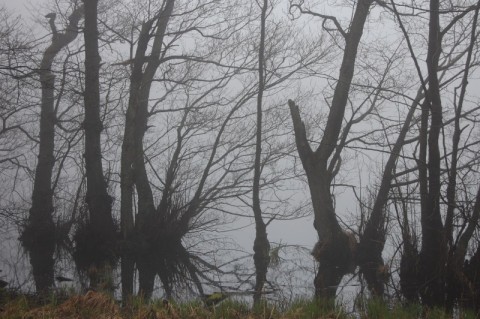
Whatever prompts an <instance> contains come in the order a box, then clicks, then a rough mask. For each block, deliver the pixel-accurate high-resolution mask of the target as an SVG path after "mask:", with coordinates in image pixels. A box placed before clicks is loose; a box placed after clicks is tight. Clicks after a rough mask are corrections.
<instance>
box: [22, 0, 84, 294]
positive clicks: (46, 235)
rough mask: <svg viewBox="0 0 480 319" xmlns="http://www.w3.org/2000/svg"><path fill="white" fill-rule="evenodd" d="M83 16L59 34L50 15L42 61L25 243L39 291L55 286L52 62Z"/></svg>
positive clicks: (74, 15) (72, 18) (80, 9)
mask: <svg viewBox="0 0 480 319" xmlns="http://www.w3.org/2000/svg"><path fill="white" fill-rule="evenodd" d="M82 16H83V7H78V8H76V9H75V10H74V11H73V12H72V14H71V15H70V16H69V24H68V25H67V28H66V31H65V33H58V32H57V29H56V27H55V15H54V14H53V15H50V16H49V23H50V27H51V29H52V32H53V36H52V42H51V44H50V46H49V47H48V48H47V49H46V50H45V53H44V54H43V58H42V62H41V64H40V70H39V73H40V83H41V85H42V100H41V109H40V145H39V154H38V162H37V167H36V170H35V181H34V185H33V193H32V207H31V209H30V214H29V218H28V221H27V224H26V227H25V229H24V231H23V233H22V237H21V240H22V243H23V246H24V247H25V249H26V250H27V251H28V252H29V253H30V263H31V265H32V267H33V277H34V280H35V287H36V290H37V292H46V291H48V289H49V288H51V287H52V286H53V285H54V281H53V277H54V270H53V267H54V260H53V254H54V251H55V223H54V221H53V212H54V207H53V189H52V172H53V167H54V165H55V157H54V151H55V120H56V114H55V109H54V103H55V75H54V73H53V72H52V64H53V62H54V59H55V57H56V56H57V54H58V53H59V52H60V51H61V50H62V49H63V48H65V47H66V46H68V44H69V43H70V42H72V41H73V40H74V39H75V38H76V37H77V34H78V23H79V21H80V19H81V18H82Z"/></svg>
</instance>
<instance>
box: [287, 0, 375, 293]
mask: <svg viewBox="0 0 480 319" xmlns="http://www.w3.org/2000/svg"><path fill="white" fill-rule="evenodd" d="M371 4H372V1H371V0H360V1H358V4H357V6H356V8H355V12H354V15H353V19H352V23H351V27H350V30H349V32H348V33H346V34H345V51H344V54H343V60H342V65H341V67H340V74H339V77H338V82H337V85H336V87H335V92H334V94H333V100H332V104H331V108H330V112H329V114H328V120H327V124H326V127H325V131H324V135H323V138H322V140H321V142H320V145H319V147H318V149H317V150H316V151H315V152H314V151H312V149H311V148H310V145H309V143H308V141H307V137H306V132H305V126H304V124H303V123H302V120H301V118H300V113H299V111H298V107H297V106H296V105H295V103H294V102H293V101H289V106H290V113H291V116H292V120H293V125H294V130H295V140H296V144H297V150H298V153H299V155H300V159H301V160H302V165H303V168H304V169H305V172H306V174H307V178H308V185H309V187H310V195H311V199H312V205H313V212H314V216H315V219H314V227H315V229H316V230H317V233H318V238H319V241H318V243H317V244H316V245H315V249H314V251H313V255H314V257H315V258H316V259H317V261H319V262H320V267H319V269H318V274H317V276H316V279H315V294H316V296H318V297H329V298H334V297H335V291H336V288H337V286H338V284H339V283H340V281H341V279H342V277H343V276H344V275H345V274H346V273H348V272H350V271H353V268H354V265H355V250H356V244H357V243H356V240H355V238H354V237H353V235H352V234H347V233H346V232H344V231H343V230H342V228H341V227H340V225H339V223H338V220H337V218H336V214H335V209H334V206H333V201H332V194H331V193H330V182H331V176H330V173H329V171H328V169H327V168H328V159H329V158H330V156H331V155H332V152H333V151H334V150H335V147H336V145H337V140H338V136H339V134H340V130H341V127H342V121H343V117H344V114H345V107H346V104H347V99H348V94H349V91H350V85H351V82H352V78H353V73H354V69H355V60H356V57H357V51H358V45H359V43H360V39H361V37H362V34H363V28H364V25H365V21H366V19H367V16H368V13H369V10H370V5H371Z"/></svg>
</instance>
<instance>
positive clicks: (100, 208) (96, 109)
mask: <svg viewBox="0 0 480 319" xmlns="http://www.w3.org/2000/svg"><path fill="white" fill-rule="evenodd" d="M84 6H85V28H84V40H85V91H84V93H83V95H84V103H85V118H84V122H83V127H84V130H85V167H86V181H87V192H86V198H85V200H86V203H87V206H88V211H89V216H88V219H87V221H86V224H85V225H81V226H80V228H79V229H78V230H77V233H76V235H75V237H76V238H75V239H76V251H75V259H76V260H77V262H79V264H80V265H82V266H83V267H84V268H85V269H89V270H90V281H91V282H90V285H91V286H92V287H97V286H98V285H99V284H101V283H100V282H98V278H100V276H98V274H97V273H96V272H98V271H100V272H103V271H102V269H109V268H110V267H107V266H109V265H110V266H111V264H112V263H113V257H114V254H115V225H114V222H113V217H112V202H113V199H112V197H111V196H110V195H109V194H108V191H107V181H106V180H105V175H104V172H103V167H102V147H101V133H102V130H103V123H102V120H101V118H100V79H99V77H100V75H99V74H100V54H99V50H98V41H99V40H98V39H99V34H98V26H97V24H98V21H97V20H98V0H85V1H84ZM92 267H93V268H92ZM94 268H95V269H94Z"/></svg>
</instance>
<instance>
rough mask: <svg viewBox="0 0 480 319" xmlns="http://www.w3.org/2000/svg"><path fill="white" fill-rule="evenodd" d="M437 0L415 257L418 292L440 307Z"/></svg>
mask: <svg viewBox="0 0 480 319" xmlns="http://www.w3.org/2000/svg"><path fill="white" fill-rule="evenodd" d="M438 10H439V1H438V0H430V26H429V38H428V55H427V68H428V79H429V89H428V92H427V96H426V98H427V103H428V107H429V109H430V114H431V121H430V123H431V124H430V131H429V135H428V194H427V197H426V203H425V207H424V210H422V216H421V225H422V249H421V251H420V256H419V258H420V259H419V265H420V269H419V276H420V278H421V280H422V281H421V289H420V295H421V297H422V301H423V303H424V304H426V305H428V306H444V302H445V266H446V265H445V263H446V254H447V247H446V238H445V233H444V228H443V223H442V217H441V214H440V187H441V184H440V149H439V145H438V143H439V136H440V130H441V127H442V104H441V98H440V86H439V81H438V75H437V71H438V59H439V55H440V52H441V36H440V26H439V11H438Z"/></svg>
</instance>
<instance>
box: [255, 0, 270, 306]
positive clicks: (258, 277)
mask: <svg viewBox="0 0 480 319" xmlns="http://www.w3.org/2000/svg"><path fill="white" fill-rule="evenodd" d="M267 9H268V0H264V1H263V6H262V14H261V18H260V46H259V49H258V95H257V130H256V145H255V163H254V176H253V189H252V201H253V203H252V204H253V215H254V217H255V240H254V243H253V251H254V254H253V261H254V264H255V288H254V294H253V304H254V305H259V304H260V301H261V299H262V292H263V287H264V286H265V283H266V282H267V271H268V265H269V264H270V242H269V241H268V237H267V226H266V225H265V223H264V221H263V218H262V208H261V205H260V177H261V174H262V167H261V166H262V163H261V158H262V117H263V110H262V103H263V92H264V90H265V79H264V69H265V66H264V63H265V61H264V60H265V23H266V19H267V17H266V16H267Z"/></svg>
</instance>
